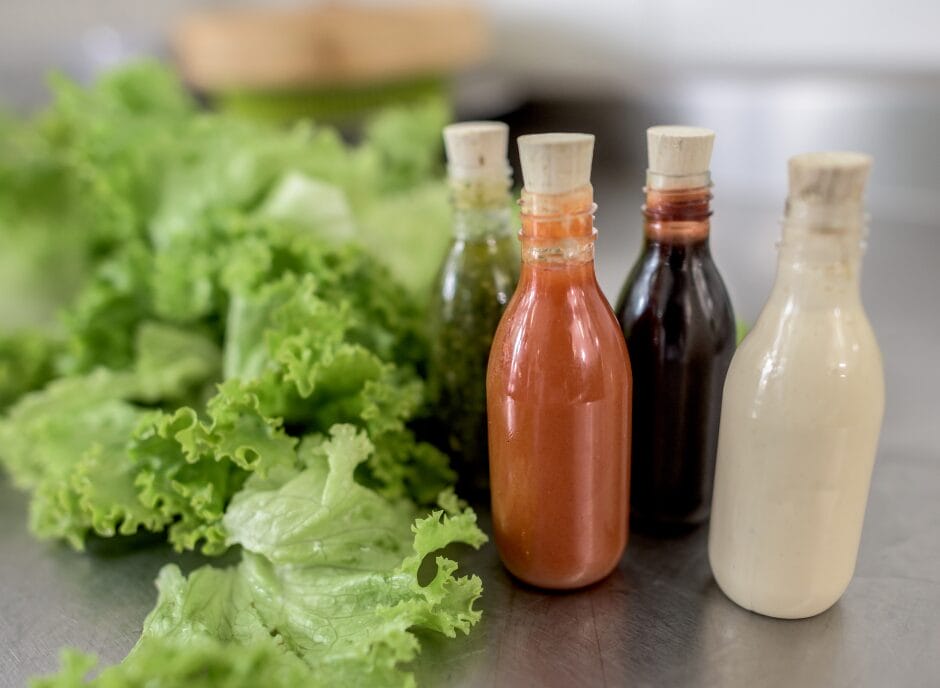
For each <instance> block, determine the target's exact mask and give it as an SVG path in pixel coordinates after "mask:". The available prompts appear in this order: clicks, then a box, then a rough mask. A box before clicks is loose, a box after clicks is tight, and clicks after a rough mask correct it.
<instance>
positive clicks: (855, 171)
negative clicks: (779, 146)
mask: <svg viewBox="0 0 940 688" xmlns="http://www.w3.org/2000/svg"><path fill="white" fill-rule="evenodd" d="M871 165H872V157H871V156H870V155H866V154H865V153H852V152H828V153H803V154H801V155H796V156H794V157H792V158H790V160H789V163H788V167H789V172H790V200H791V201H796V200H799V201H805V202H809V203H826V204H839V203H860V202H861V201H862V196H863V195H864V193H865V183H866V182H867V181H868V173H869V171H870V170H871Z"/></svg>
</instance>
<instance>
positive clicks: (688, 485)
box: [617, 188, 735, 532]
mask: <svg viewBox="0 0 940 688" xmlns="http://www.w3.org/2000/svg"><path fill="white" fill-rule="evenodd" d="M662 195H664V194H660V196H662ZM665 195H670V196H672V197H673V198H672V199H669V201H668V202H665V201H661V202H660V203H658V204H657V205H655V206H652V207H651V203H650V200H649V199H648V202H647V206H646V207H645V209H644V210H645V211H646V213H647V220H646V228H645V238H644V246H643V252H642V253H641V255H640V257H639V259H638V260H637V263H636V264H635V266H634V267H633V270H632V271H631V273H630V276H629V277H628V278H627V282H626V284H625V286H624V289H623V292H622V294H621V297H620V301H619V303H618V306H617V318H618V320H619V322H620V325H621V327H622V328H623V333H624V337H625V338H626V341H627V348H628V350H629V353H630V362H631V364H632V366H633V414H634V430H633V450H632V454H631V455H632V468H631V474H632V475H631V495H630V511H631V514H630V518H631V523H632V524H633V525H634V526H635V527H638V528H639V529H642V530H647V531H658V532H673V531H677V530H682V529H685V528H688V527H690V526H693V525H696V524H699V523H701V522H702V521H704V520H705V519H707V517H708V512H709V507H710V504H711V493H712V484H713V479H714V465H715V452H716V449H717V444H718V422H719V417H720V408H721V394H722V387H723V385H724V379H725V374H726V373H727V370H728V365H729V364H730V362H731V356H732V354H733V353H734V345H735V325H734V314H733V311H732V308H731V301H730V299H729V298H728V293H727V290H726V289H725V285H724V282H723V281H722V279H721V276H720V274H719V273H718V269H717V267H716V266H715V263H714V261H713V260H712V256H711V252H710V249H709V245H708V230H709V228H708V214H709V211H708V201H707V199H708V198H710V195H709V194H708V190H707V189H705V188H703V189H699V190H692V192H671V193H670V194H665ZM651 196H652V194H651ZM683 196H684V197H686V198H688V197H695V198H699V199H700V202H701V206H700V207H699V208H698V210H697V214H693V215H692V216H691V217H690V216H689V215H688V212H687V211H688V203H685V206H686V207H685V215H681V219H680V218H679V217H672V216H671V215H670V212H671V211H670V208H676V207H680V208H681V207H682V204H679V206H677V205H676V203H675V202H674V201H675V198H676V197H680V198H681V197H683ZM651 213H654V214H651Z"/></svg>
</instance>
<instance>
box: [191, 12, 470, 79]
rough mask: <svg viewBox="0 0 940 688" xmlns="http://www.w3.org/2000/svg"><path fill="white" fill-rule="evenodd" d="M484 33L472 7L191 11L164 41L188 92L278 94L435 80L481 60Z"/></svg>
mask: <svg viewBox="0 0 940 688" xmlns="http://www.w3.org/2000/svg"><path fill="white" fill-rule="evenodd" d="M487 33H488V32H487V28H486V25H485V23H484V20H483V17H482V14H481V13H480V11H479V10H477V9H474V8H471V7H460V6H454V5H444V6H437V5H416V6H411V7H408V6H405V7H394V8H391V7H367V6H361V7H355V6H336V5H329V6H326V7H321V8H314V9H310V8H306V9H297V10H284V9H280V10H266V9H261V8H257V9H239V10H224V11H212V12H205V13H199V14H194V15H192V16H190V17H188V18H187V19H185V20H184V21H183V22H182V23H181V24H180V25H179V26H178V27H177V30H176V31H175V34H174V37H173V43H174V51H175V53H176V56H177V58H178V60H179V64H180V69H181V71H182V73H183V76H184V78H186V79H187V80H188V81H189V82H190V83H191V84H193V85H194V86H196V87H197V88H201V89H203V90H206V91H210V92H211V91H218V90H224V89H255V90H277V89H282V90H283V89H291V88H299V87H310V86H324V85H348V84H355V83H374V82H381V81H389V80H394V79H405V78H410V77H414V76H425V75H431V74H444V73H447V72H450V71H453V70H455V69H459V68H462V67H466V66H468V65H470V64H473V63H475V62H477V61H479V60H480V59H482V58H483V57H484V55H485V53H486V50H487V38H488V36H487Z"/></svg>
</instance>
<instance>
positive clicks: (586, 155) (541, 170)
mask: <svg viewBox="0 0 940 688" xmlns="http://www.w3.org/2000/svg"><path fill="white" fill-rule="evenodd" d="M517 142H518V144H519V161H520V163H521V164H522V181H523V184H524V186H525V188H526V190H527V191H530V192H532V193H539V194H562V193H568V192H569V191H574V190H576V189H581V188H583V187H585V186H588V185H589V184H590V183H591V158H592V156H593V155H594V135H593V134H528V135H526V136H520V137H519V138H518V139H517Z"/></svg>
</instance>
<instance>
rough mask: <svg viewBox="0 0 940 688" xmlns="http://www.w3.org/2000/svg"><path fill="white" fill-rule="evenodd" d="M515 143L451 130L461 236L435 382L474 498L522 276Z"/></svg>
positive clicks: (456, 458) (485, 480)
mask: <svg viewBox="0 0 940 688" xmlns="http://www.w3.org/2000/svg"><path fill="white" fill-rule="evenodd" d="M508 138H509V127H507V126H506V125H505V124H503V123H501V122H463V123H460V124H452V125H450V126H448V127H445V128H444V146H445V148H446V151H447V161H448V165H447V171H448V180H449V182H450V186H451V196H452V202H453V206H454V239H453V241H452V242H451V244H450V248H449V249H448V251H447V253H446V255H445V256H444V260H443V263H442V265H441V268H440V270H439V272H438V277H437V282H436V285H435V288H434V293H433V296H432V299H431V309H430V313H429V322H430V335H431V352H430V357H429V363H428V382H429V391H430V398H431V400H432V403H434V404H435V407H436V408H435V410H436V415H437V417H438V418H440V419H441V421H442V425H443V427H444V431H445V432H446V440H445V445H446V447H445V448H446V450H447V451H448V453H449V454H450V457H451V460H452V465H453V468H454V469H455V470H456V472H457V475H458V489H459V491H460V493H461V494H462V495H470V496H480V495H481V494H483V495H485V494H486V492H487V490H488V485H489V466H488V464H487V439H486V388H485V385H486V365H487V361H488V359H489V354H490V344H491V343H492V340H493V333H494V332H495V331H496V326H497V325H498V324H499V319H500V317H501V316H502V314H503V311H504V310H505V308H506V304H507V303H508V302H509V298H510V297H511V296H512V293H513V291H514V290H515V288H516V281H517V280H518V278H519V251H518V248H517V244H516V240H515V237H514V236H513V232H512V229H511V226H512V225H511V217H510V199H509V186H510V167H509V163H508V161H507V158H506V150H507V147H508Z"/></svg>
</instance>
